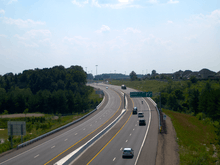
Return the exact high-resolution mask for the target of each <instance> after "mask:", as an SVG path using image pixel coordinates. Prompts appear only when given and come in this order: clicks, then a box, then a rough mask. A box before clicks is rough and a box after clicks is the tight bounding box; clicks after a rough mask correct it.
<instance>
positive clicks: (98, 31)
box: [95, 25, 111, 33]
mask: <svg viewBox="0 0 220 165" xmlns="http://www.w3.org/2000/svg"><path fill="white" fill-rule="evenodd" d="M110 30H111V29H110V27H108V26H107V25H102V27H101V29H99V30H96V31H95V32H96V33H103V32H104V33H105V32H109V31H110Z"/></svg>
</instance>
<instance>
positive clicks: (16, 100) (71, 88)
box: [0, 65, 97, 114]
mask: <svg viewBox="0 0 220 165" xmlns="http://www.w3.org/2000/svg"><path fill="white" fill-rule="evenodd" d="M86 77H87V75H86V73H85V72H84V70H83V68H82V67H81V66H71V67H69V68H65V67H63V66H61V65H60V66H54V67H52V68H44V69H38V68H36V69H34V70H24V71H23V72H22V73H19V74H13V73H8V74H5V75H3V76H1V75H0V113H3V112H5V111H7V112H8V113H10V114H12V113H23V112H24V110H25V109H26V111H27V110H28V112H41V113H50V114H51V113H54V114H55V113H62V114H63V113H74V112H82V111H83V110H86V109H89V108H94V107H95V105H96V104H97V103H96V102H95V101H93V100H90V99H89V94H91V93H92V92H93V88H92V87H89V86H86Z"/></svg>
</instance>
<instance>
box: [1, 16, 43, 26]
mask: <svg viewBox="0 0 220 165" xmlns="http://www.w3.org/2000/svg"><path fill="white" fill-rule="evenodd" d="M3 22H4V23H6V24H10V25H17V26H18V27H20V28H28V27H33V26H37V25H45V22H41V21H33V20H31V19H27V20H22V19H13V18H7V17H4V18H3Z"/></svg>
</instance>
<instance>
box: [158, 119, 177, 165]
mask: <svg viewBox="0 0 220 165" xmlns="http://www.w3.org/2000/svg"><path fill="white" fill-rule="evenodd" d="M165 124H166V133H165V132H163V133H159V135H158V146H157V156H156V165H171V164H172V165H178V164H180V159H179V146H178V143H177V137H176V131H175V129H174V127H173V124H172V121H171V118H170V117H169V116H167V117H166V121H165Z"/></svg>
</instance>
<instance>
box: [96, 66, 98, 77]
mask: <svg viewBox="0 0 220 165" xmlns="http://www.w3.org/2000/svg"><path fill="white" fill-rule="evenodd" d="M97 67H98V65H96V76H97Z"/></svg>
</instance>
